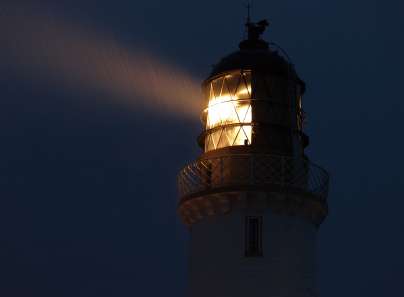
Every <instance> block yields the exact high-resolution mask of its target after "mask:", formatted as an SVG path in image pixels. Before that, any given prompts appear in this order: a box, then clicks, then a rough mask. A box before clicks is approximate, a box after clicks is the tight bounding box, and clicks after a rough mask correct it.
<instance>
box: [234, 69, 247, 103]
mask: <svg viewBox="0 0 404 297" xmlns="http://www.w3.org/2000/svg"><path fill="white" fill-rule="evenodd" d="M250 95H251V73H250V72H244V73H243V75H241V77H240V80H239V82H238V86H237V91H236V95H235V97H234V99H248V98H250Z"/></svg>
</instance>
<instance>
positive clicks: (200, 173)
mask: <svg viewBox="0 0 404 297" xmlns="http://www.w3.org/2000/svg"><path fill="white" fill-rule="evenodd" d="M235 184H238V185H257V184H273V185H278V186H282V187H284V186H287V187H296V188H299V189H303V190H305V191H306V192H308V193H311V194H314V195H316V196H318V197H319V198H321V199H324V200H326V199H327V193H328V173H327V172H326V171H325V170H324V169H323V168H321V167H319V166H317V165H315V164H312V163H310V162H308V161H304V160H301V159H294V158H290V157H284V156H277V155H258V154H254V155H229V156H222V157H217V158H210V159H205V160H200V161H197V162H194V163H191V164H189V165H188V166H186V167H185V168H183V169H182V170H181V171H180V173H179V174H178V187H179V193H180V198H183V197H185V196H187V195H189V194H192V193H195V192H198V191H201V190H205V189H210V188H218V187H223V186H230V185H235Z"/></svg>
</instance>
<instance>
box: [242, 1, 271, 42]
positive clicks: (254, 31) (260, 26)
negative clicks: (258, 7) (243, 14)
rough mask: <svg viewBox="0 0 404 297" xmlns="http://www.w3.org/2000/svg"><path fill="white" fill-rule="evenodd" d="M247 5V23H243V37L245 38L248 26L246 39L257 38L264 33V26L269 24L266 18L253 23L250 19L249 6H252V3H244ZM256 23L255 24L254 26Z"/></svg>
mask: <svg viewBox="0 0 404 297" xmlns="http://www.w3.org/2000/svg"><path fill="white" fill-rule="evenodd" d="M244 6H245V7H247V23H246V24H245V30H244V38H243V39H245V33H246V30H247V28H248V39H252V40H255V39H259V36H260V35H261V34H262V33H264V30H265V27H267V26H268V25H269V24H268V22H267V20H266V19H265V20H262V21H259V22H258V23H256V24H254V23H253V22H251V19H250V8H251V7H252V6H253V5H252V4H250V3H248V4H247V5H244ZM256 25H257V26H256Z"/></svg>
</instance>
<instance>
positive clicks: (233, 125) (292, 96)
mask: <svg viewBox="0 0 404 297" xmlns="http://www.w3.org/2000/svg"><path fill="white" fill-rule="evenodd" d="M254 27H255V28H256V27H258V26H253V28H254ZM249 31H250V28H249ZM262 31H263V30H262ZM254 37H255V36H252V37H251V36H250V34H249V39H246V40H244V41H242V42H241V43H240V44H239V48H240V49H239V50H238V51H235V52H233V53H231V54H229V55H228V56H226V57H224V58H222V59H221V61H220V62H219V63H218V64H217V65H214V68H213V70H212V72H211V74H210V75H209V77H208V78H207V79H206V80H205V81H204V83H203V84H202V89H203V92H204V94H205V109H204V111H203V112H202V114H201V121H202V123H203V124H204V125H205V131H204V132H203V133H202V134H201V135H200V136H199V137H198V143H199V145H200V146H201V147H202V148H203V149H204V155H203V156H205V154H207V153H208V154H209V156H210V155H216V154H219V153H220V152H222V151H223V149H225V148H227V151H228V150H229V148H231V150H232V151H233V152H236V153H243V151H245V150H246V146H250V149H249V150H251V149H252V148H251V147H254V149H255V150H258V151H259V152H260V153H270V154H281V155H286V156H293V155H294V153H293V151H294V150H299V151H300V152H299V153H300V154H303V149H304V148H305V147H306V146H307V145H308V139H309V138H308V137H307V136H306V135H305V134H304V133H303V131H302V126H303V124H304V122H305V121H306V115H305V113H304V111H303V109H302V101H301V95H302V94H303V93H304V91H305V83H304V82H303V81H302V80H301V79H299V78H298V77H297V75H296V73H295V70H294V67H293V64H292V63H291V62H290V60H289V58H288V57H287V55H286V54H285V53H284V55H285V56H286V58H285V57H283V56H282V55H280V54H279V52H278V50H271V49H269V44H268V43H267V42H265V41H263V40H261V39H258V38H254ZM274 47H277V46H276V45H274ZM278 48H279V47H278ZM279 49H280V48H279ZM280 50H281V49H280ZM281 51H282V50H281ZM293 130H295V131H293ZM293 138H295V140H294V139H293ZM296 139H297V142H298V145H297V146H296Z"/></svg>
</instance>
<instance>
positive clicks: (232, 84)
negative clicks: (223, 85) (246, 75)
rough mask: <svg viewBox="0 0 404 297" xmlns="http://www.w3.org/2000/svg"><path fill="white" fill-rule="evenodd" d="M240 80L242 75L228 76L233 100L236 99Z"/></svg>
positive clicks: (228, 84) (227, 79)
mask: <svg viewBox="0 0 404 297" xmlns="http://www.w3.org/2000/svg"><path fill="white" fill-rule="evenodd" d="M239 79H240V74H234V75H233V74H232V75H227V76H226V81H227V86H228V87H229V92H230V96H231V98H232V99H236V98H235V94H236V90H237V85H238V81H239Z"/></svg>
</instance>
